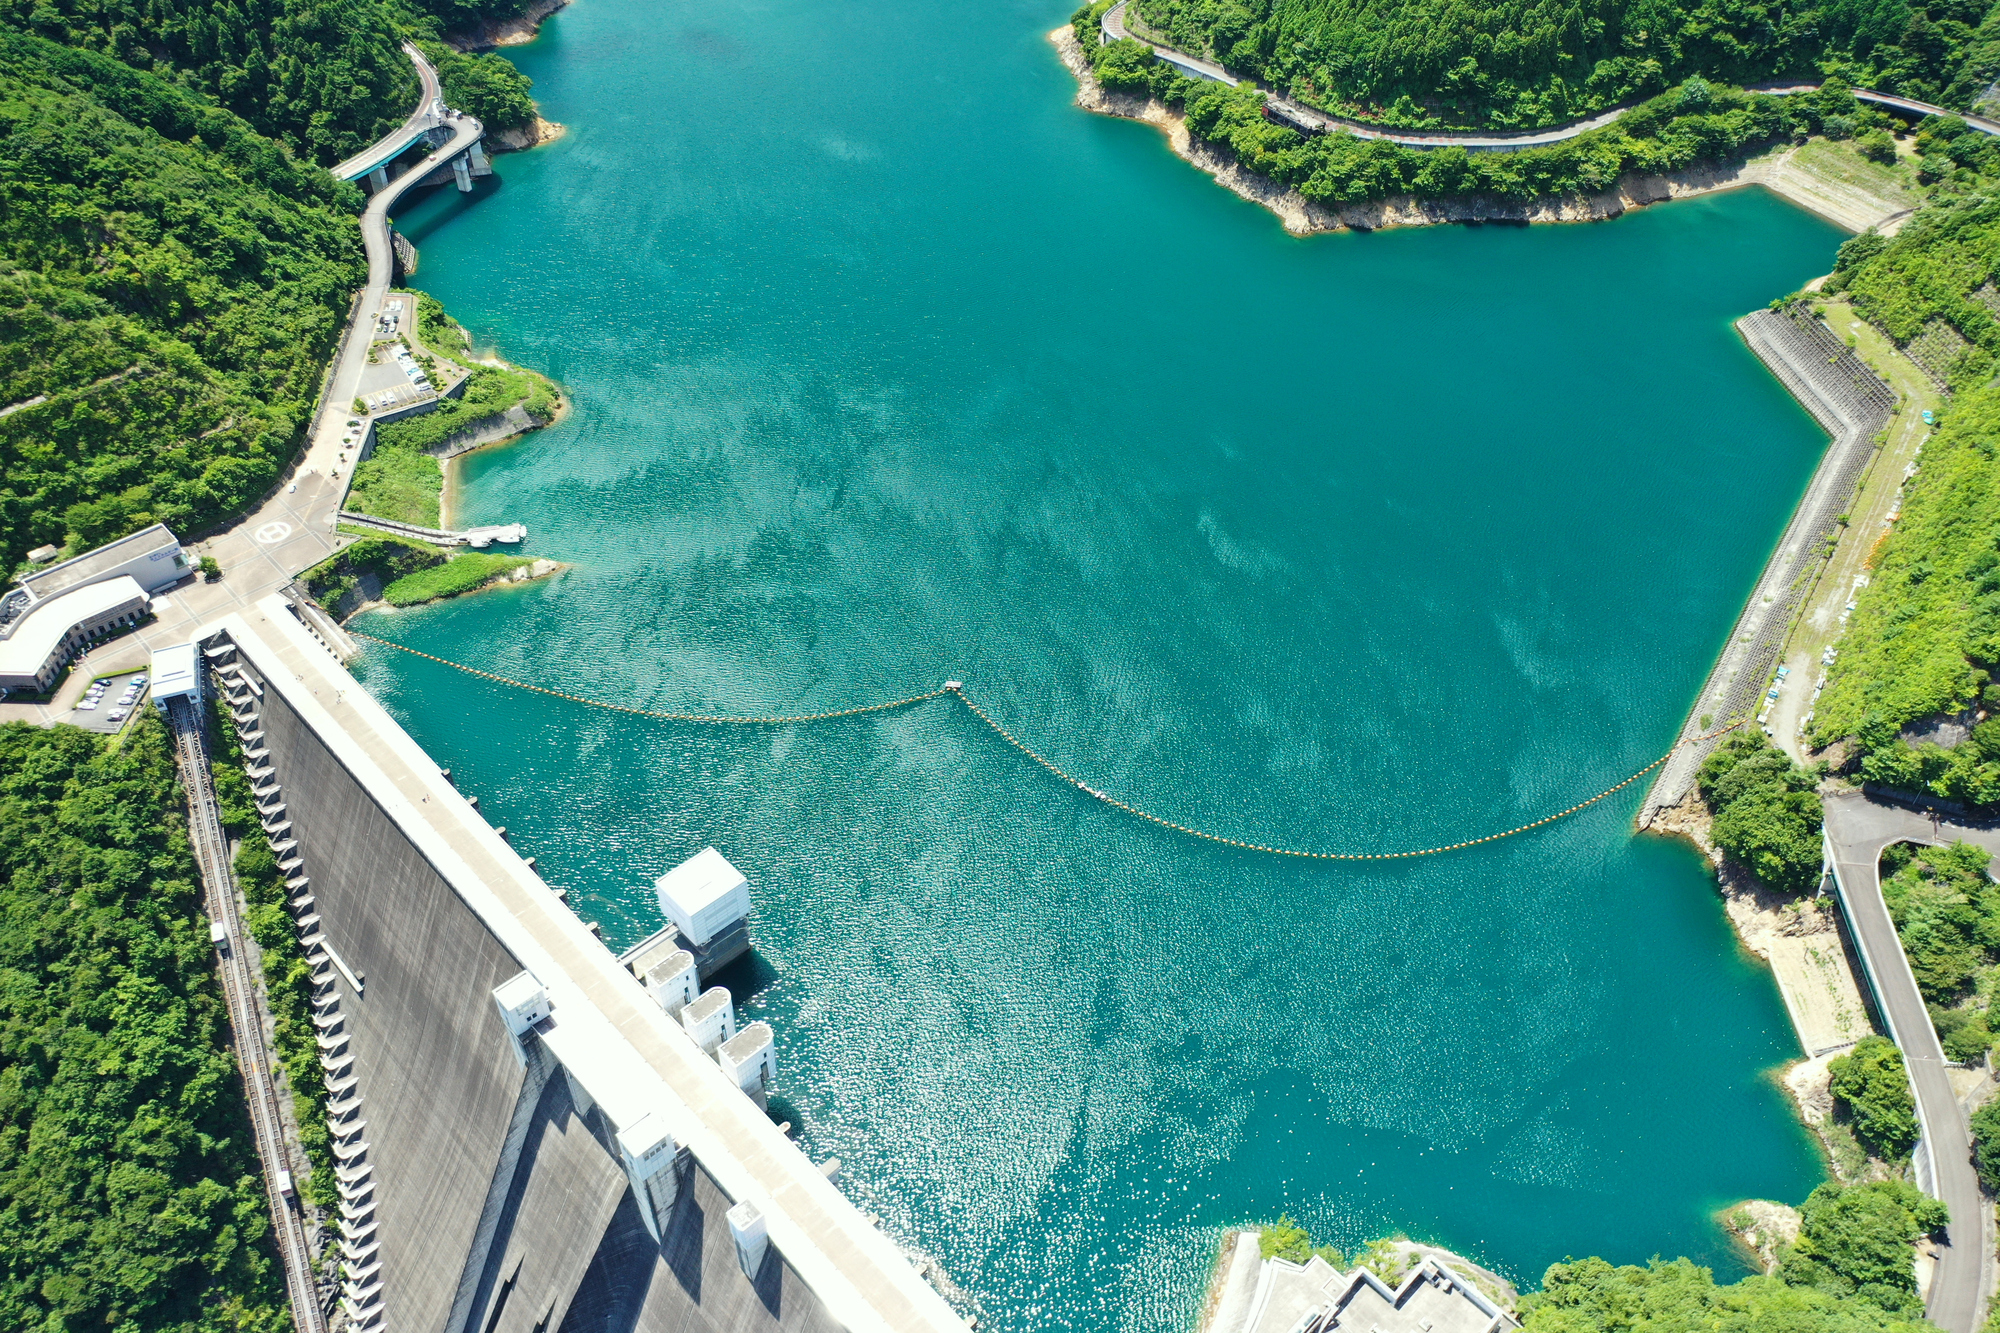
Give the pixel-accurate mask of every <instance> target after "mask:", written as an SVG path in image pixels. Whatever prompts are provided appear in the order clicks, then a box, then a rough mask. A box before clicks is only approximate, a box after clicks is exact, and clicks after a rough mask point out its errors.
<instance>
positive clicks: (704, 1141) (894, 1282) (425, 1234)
mask: <svg viewBox="0 0 2000 1333" xmlns="http://www.w3.org/2000/svg"><path fill="white" fill-rule="evenodd" d="M198 642H199V643H200V644H201V646H202V647H203V649H204V651H205V653H206V655H207V660H208V661H209V662H210V663H211V664H213V665H216V666H218V667H219V669H220V670H221V671H223V672H224V673H226V674H225V675H224V676H223V677H222V679H223V681H224V698H225V700H226V701H228V703H229V706H230V708H231V711H232V713H233V714H234V716H235V719H236V724H237V726H238V728H239V730H240V731H241V732H242V733H243V734H244V735H245V737H246V742H247V745H246V752H247V753H255V752H256V751H259V750H261V751H262V753H261V754H257V756H256V758H255V760H254V763H253V772H255V773H256V774H257V775H258V776H257V777H256V778H255V779H254V780H255V781H256V782H257V784H258V787H257V791H258V796H259V804H260V807H261V809H262V812H263V814H264V818H265V822H266V827H267V829H271V830H273V831H272V832H271V837H272V839H273V841H274V845H276V846H280V847H283V848H284V850H283V851H282V852H281V865H284V866H285V867H286V870H287V874H288V875H289V876H290V877H291V883H292V884H293V886H294V888H293V892H294V893H295V895H298V896H297V897H295V900H294V901H295V909H296V910H298V911H300V913H301V915H300V918H299V927H300V929H301V931H302V932H311V933H312V934H313V935H316V936H322V937H323V939H322V940H321V942H320V947H321V948H323V949H324V951H325V952H326V953H327V954H328V955H330V962H331V967H330V968H323V970H322V972H321V973H320V974H319V976H320V980H321V981H322V983H323V984H328V985H329V986H330V989H328V990H325V991H322V995H323V996H325V998H326V999H327V1000H333V999H337V1001H338V1008H339V1012H340V1013H341V1014H342V1015H343V1016H344V1019H345V1022H344V1025H343V1027H341V1028H340V1029H337V1031H336V1035H334V1036H327V1035H322V1038H321V1046H322V1048H323V1049H327V1050H328V1051H329V1052H330V1053H331V1055H332V1058H331V1059H330V1061H329V1063H330V1070H329V1076H330V1079H331V1080H333V1081H335V1082H340V1081H344V1080H346V1079H349V1078H351V1079H353V1080H355V1083H354V1085H353V1086H354V1090H355V1092H356V1093H358V1095H359V1098H360V1110H359V1115H358V1117H350V1118H349V1119H348V1120H347V1121H346V1122H345V1125H344V1127H337V1128H336V1131H335V1136H336V1139H337V1140H340V1139H343V1138H345V1139H346V1144H345V1146H344V1148H341V1149H337V1150H336V1155H340V1154H341V1153H342V1152H345V1153H346V1154H347V1156H346V1157H344V1159H343V1164H342V1167H343V1169H342V1178H343V1181H344V1182H346V1183H347V1184H348V1188H349V1196H350V1197H349V1199H348V1203H347V1211H348V1215H349V1223H348V1228H347V1230H348V1235H349V1237H350V1238H359V1240H360V1242H361V1243H362V1244H363V1245H365V1246H366V1247H367V1249H368V1254H367V1256H366V1257H364V1258H363V1259H362V1260H361V1261H360V1262H359V1263H355V1264H353V1265H351V1267H350V1269H349V1281H348V1284H347V1290H348V1293H349V1299H350V1300H351V1301H352V1300H355V1299H356V1297H357V1296H358V1299H359V1302H360V1304H359V1305H358V1307H353V1308H350V1320H351V1323H350V1327H351V1328H354V1329H356V1330H361V1331H363V1333H366V1331H367V1330H387V1329H393V1330H395V1333H406V1331H409V1330H426V1331H435V1333H552V1331H557V1330H573V1331H574V1333H584V1331H585V1330H589V1331H590V1333H641V1331H645V1333H651V1331H652V1330H658V1331H659V1333H668V1331H669V1330H674V1331H680V1330H686V1331H688V1333H702V1331H704V1330H724V1329H728V1330H739V1329H741V1330H749V1329H802V1330H818V1329H829V1330H831V1329H836V1328H855V1329H899V1330H900V1329H909V1330H949V1329H962V1328H963V1327H964V1325H963V1324H962V1323H961V1322H960V1321H959V1320H958V1318H957V1317H956V1316H955V1315H954V1314H953V1313H952V1312H951V1310H950V1307H949V1306H948V1305H946V1304H945V1302H944V1301H943V1300H942V1298H940V1297H939V1296H938V1295H937V1293H936V1292H935V1291H934V1290H932V1289H931V1288H930V1287H929V1286H928V1285H926V1284H925V1283H924V1282H923V1281H922V1279H920V1278H919V1277H918V1276H917V1275H916V1273H915V1271H914V1270H913V1269H912V1268H911V1266H910V1263H909V1261H908V1259H907V1258H906V1257H905V1256H904V1255H903V1254H902V1253H901V1252H900V1251H899V1250H897V1249H896V1247H895V1246H894V1245H893V1244H892V1243H891V1242H890V1241H889V1240H888V1239H887V1238H886V1237H884V1236H882V1235H881V1234H880V1233H879V1232H877V1231H876V1230H875V1229H874V1227H873V1226H872V1225H870V1224H869V1223H868V1222H867V1220H866V1219H864V1218H863V1217H862V1216H861V1215H860V1214H859V1212H858V1211H856V1210H855V1209H854V1208H853V1206H852V1205H851V1204H849V1203H848V1202H847V1200H846V1199H845V1198H844V1197H843V1196H841V1195H840V1194H839V1193H838V1191H837V1190H835V1189H834V1187H833V1186H832V1184H831V1183H830V1182H829V1181H827V1180H826V1178H825V1177H824V1175H823V1174H821V1173H820V1172H819V1171H818V1169H817V1168H816V1167H814V1166H813V1164H812V1163H811V1162H810V1161H808V1160H807V1159H806V1157H805V1155H804V1153H802V1152H801V1151H800V1150H799V1149H798V1147H797V1146H796V1145H795V1144H793V1143H791V1142H790V1140H789V1139H787V1138H786V1137H785V1136H784V1134H783V1133H782V1132H781V1131H780V1130H779V1129H778V1127H777V1126H775V1125H773V1124H771V1123H770V1120H769V1118H768V1117H767V1116H766V1115H765V1114H764V1112H763V1111H762V1110H761V1109H759V1108H758V1107H756V1105H755V1104H754V1103H753V1102H751V1100H750V1099H749V1098H748V1097H747V1096H745V1095H744V1094H743V1092H742V1091H741V1089H740V1088H738V1087H736V1086H735V1085H734V1084H733V1083H732V1082H731V1081H729V1079H728V1078H727V1076H726V1075H724V1074H723V1072H722V1071H721V1070H720V1069H719V1068H718V1067H716V1065H715V1064H714V1062H713V1061H712V1060H711V1059H709V1058H708V1057H706V1056H704V1055H703V1054H702V1052H701V1050H700V1048H699V1047H697V1046H696V1045H695V1044H694V1042H693V1041H692V1039H690V1038H689V1037H687V1036H686V1034H685V1033H683V1032H682V1031H681V1030H680V1029H679V1028H678V1027H676V1026H675V1025H673V1024H672V1022H671V1021H670V1020H669V1019H668V1018H667V1016H666V1015H665V1013H664V1012H662V1011H661V1010H660V1009H659V1007H658V1005H657V1004H655V1003H653V1002H652V1001H651V1000H650V999H649V998H648V997H647V995H646V992H645V991H644V989H643V988H642V987H641V985H640V983H639V982H638V980H637V979H635V978H633V977H631V976H630V974H629V973H626V972H625V971H624V969H623V968H622V967H621V966H620V965H619V964H618V962H617V960H616V959H615V958H613V957H612V955H611V953H610V951H609V950H608V949H606V948H605V947H604V945H603V944H602V943H601V942H600V941H598V940H597V939H596V938H595V937H594V936H593V935H592V934H591V933H590V931H589V930H588V928H586V927H585V926H584V925H583V923H582V922H580V921H578V920H577V919H576V917H575V914H574V913H573V912H571V911H570V909H569V908H568V907H567V906H566V905H565V904H564V903H563V902H562V901H561V900H560V899H559V898H558V896H557V895H556V893H555V892H554V891H553V890H551V889H549V888H548V886H547V885H546V884H543V883H542V882H541V880H540V879H539V877H537V876H536V875H535V874H534V871H533V869H532V868H531V867H530V866H528V865H527V863H526V862H524V861H522V860H521V858H520V857H519V856H518V855H516V854H515V853H514V852H513V850H512V849H511V848H510V847H509V846H508V845H507V844H506V842H505V840H504V839H503V838H501V837H500V835H499V834H498V833H497V832H496V831H495V830H493V829H492V828H490V827H488V826H487V825H486V823H485V821H484V819H483V818H482V817H481V816H480V815H479V814H478V812H477V811H476V809H474V808H473V806H472V804H471V803H470V802H469V801H467V800H466V799H465V798H464V797H463V796H461V795H460V794H459V793H458V792H457V791H456V790H455V789H454V788H453V787H452V786H451V784H450V782H449V780H448V779H446V778H445V776H444V775H443V774H442V773H441V772H440V771H439V770H438V768H437V766H436V764H435V763H433V762H431V761H430V760H429V758H428V757H427V756H425V755H424V753H423V751H422V750H421V749H420V748H419V747H417V746H416V745H415V743H414V742H412V741H410V739H409V738H408V736H407V735H406V734H404V733H403V732H402V731H401V728H400V727H398V726H397V725H396V724H395V722H394V721H393V720H392V719H390V718H389V717H388V715H387V714H386V713H385V712H384V711H383V710H382V709H381V708H380V706H379V705H377V704H376V703H375V702H374V700H373V699H372V698H370V697H369V696H368V695H367V694H366V692H365V691H363V690H362V689H361V687H360V685H359V684H358V683H357V682H356V681H354V679H353V678H352V677H351V676H349V675H348V674H347V672H346V670H345V669H344V668H342V667H341V666H340V664H339V663H338V661H337V660H336V659H335V658H334V657H333V655H332V654H331V652H329V651H328V650H327V649H326V648H325V647H324V646H323V645H322V644H321V643H320V642H319V641H318V640H317V639H316V638H314V637H313V636H312V635H311V634H310V632H309V631H308V629H307V627H306V626H304V625H303V624H301V623H300V621H299V620H298V619H296V616H295V613H294V611H293V609H292V607H291V605H290V604H289V603H287V602H286V601H285V600H284V599H283V598H282V597H272V598H267V599H266V600H265V601H264V602H263V603H260V604H259V606H258V607H257V608H256V609H255V610H254V611H253V612H250V613H246V614H239V615H232V616H230V617H227V618H225V619H224V620H223V621H220V622H217V623H216V624H214V625H211V626H208V627H205V628H204V630H203V631H202V634H201V636H200V638H199V640H198ZM301 881H303V882H301ZM308 899H309V902H308V904H307V905H305V906H298V904H299V903H301V902H307V900H308ZM524 973H527V974H531V975H532V976H533V977H534V978H535V979H537V980H538V981H539V983H540V984H541V985H542V986H543V987H544V988H545V989H546V993H547V996H548V1001H547V1005H548V1007H547V1010H546V1016H545V1017H543V1018H542V1020H541V1021H540V1022H539V1023H537V1024H535V1025H534V1027H533V1028H532V1030H528V1031H525V1032H520V1033H518V1034H517V1032H516V1031H515V1030H514V1029H513V1028H511V1027H510V1024H509V1020H508V1019H507V1017H505V1016H504V1015H503V1012H502V1008H501V1006H500V1005H499V1004H497V1003H496V996H495V991H496V989H499V988H501V987H502V986H503V984H506V983H510V981H512V980H515V979H518V978H520V977H521V976H522V975H523V974H524ZM517 1037H518V1040H517ZM349 1056H351V1060H350V1059H349V1058H348V1057H349ZM357 1123H358V1125H359V1132H358V1134H356V1133H352V1132H351V1131H353V1130H354V1129H355V1127H356V1125H357ZM635 1125H651V1126H655V1127H657V1126H659V1125H666V1126H667V1127H669V1128H670V1129H671V1135H670V1137H668V1136H659V1137H660V1141H661V1142H662V1143H663V1144H664V1146H665V1148H666V1149H668V1150H670V1151H671V1153H672V1157H671V1159H670V1160H671V1166H670V1167H668V1168H666V1170H665V1171H663V1172H662V1173H661V1175H660V1178H659V1179H658V1180H655V1181H652V1182H651V1183H650V1184H642V1187H643V1188H645V1189H646V1191H647V1193H646V1194H645V1195H644V1196H642V1195H641V1194H639V1193H636V1192H635V1187H634V1181H635V1179H636V1177H635V1176H634V1175H633V1170H634V1167H633V1163H632V1158H631V1153H632V1149H631V1143H632V1138H631V1134H632V1131H633V1127H634V1126H635ZM656 1133H657V1131H656ZM621 1135H622V1136H623V1137H622V1138H621ZM357 1146H358V1147H359V1148H360V1151H359V1152H356V1151H355V1148H356V1147H357ZM621 1154H622V1155H621ZM364 1174H365V1176H366V1177H367V1180H368V1183H367V1184H366V1185H356V1184H355V1183H354V1182H356V1181H360V1180H361V1179H362V1178H363V1176H364ZM663 1186H664V1188H662V1187H663ZM745 1203H748V1204H749V1205H750V1206H751V1207H752V1208H754V1209H755V1210H756V1211H757V1212H758V1213H760V1214H761V1216H762V1219H763V1222H764V1223H765V1224H767V1225H768V1229H769V1245H768V1250H764V1249H761V1248H759V1249H758V1250H757V1253H756V1256H755V1257H754V1258H745V1257H744V1256H743V1255H742V1254H741V1253H740V1252H739V1245H738V1234H737V1233H736V1232H735V1231H733V1230H732V1228H731V1225H730V1221H729V1220H728V1219H727V1218H726V1217H725V1213H727V1212H728V1210H729V1209H730V1208H731V1207H732V1205H736V1204H745ZM378 1262H379V1267H378Z"/></svg>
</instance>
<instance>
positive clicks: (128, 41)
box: [0, 0, 532, 165]
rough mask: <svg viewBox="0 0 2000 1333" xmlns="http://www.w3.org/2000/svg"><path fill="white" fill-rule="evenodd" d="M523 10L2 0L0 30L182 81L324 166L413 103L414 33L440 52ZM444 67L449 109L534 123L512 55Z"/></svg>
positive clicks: (344, 0)
mask: <svg viewBox="0 0 2000 1333" xmlns="http://www.w3.org/2000/svg"><path fill="white" fill-rule="evenodd" d="M524 7H525V0H415V3H411V2H410V0H0V27H8V28H12V29H14V30H15V31H18V32H24V33H33V34H35V35H37V36H41V37H46V38H49V39H50V40H52V41H55V42H59V43H61V44H63V45H64V46H68V47H72V48H75V49H78V50H85V51H96V52H100V53H102V54H104V55H108V56H111V57H112V58H113V59H116V60H118V61H120V62H122V63H123V64H125V65H127V66H129V67H131V68H133V69H137V70H143V71H146V72H149V73H155V74H159V75H162V76H164V77H166V78H170V79H173V80H175V81H177V82H180V83H183V84H185V85H186V86H188V87H190V88H192V89H195V90H197V91H199V92H200V93H202V94H204V95H205V96H207V97H210V98H213V99H214V100H215V102H216V103H217V104H218V105H220V106H223V107H226V108H227V109H229V110H231V111H234V112H235V113H236V114H237V115H239V116H241V117H242V118H243V119H244V120H245V121H247V122H248V123H249V124H250V125H251V126H252V127H254V128H255V129H256V131H257V132H258V133H259V134H264V135H268V136H270V137H272V138H274V139H277V140H279V141H280V142H282V143H284V144H285V145H286V146H287V147H289V148H290V149H291V150H292V152H293V153H294V154H295V155H297V156H298V157H301V158H303V159H305V160H307V161H311V162H318V163H321V164H322V165H324V164H328V163H332V162H335V161H337V160H339V159H341V158H344V157H348V156H351V155H352V154H354V153H356V152H359V151H360V150H361V149H362V148H364V147H366V146H367V145H368V144H370V143H372V142H374V141H375V140H376V139H377V138H379V137H380V136H381V135H382V134H384V133H385V132H387V131H388V130H389V129H391V128H392V127H394V126H395V125H397V124H400V123H401V122H402V121H403V119H404V118H405V117H407V116H408V115H409V114H410V109H411V108H412V107H414V106H415V105H416V102H417V95H418V92H419V87H418V83H417V75H416V71H415V69H414V68H412V66H411V64H410V61H409V59H408V57H406V56H405V55H404V54H403V52H402V46H401V44H402V40H403V38H404V37H405V36H409V37H418V38H426V39H429V40H431V41H433V42H435V41H436V40H437V39H438V38H439V37H440V36H441V35H442V34H444V33H445V32H448V31H450V30H451V29H454V28H462V27H466V26H468V25H470V24H471V23H473V22H475V21H477V20H478V19H480V18H482V17H492V16H505V15H508V14H514V13H518V12H520V10H521V9H522V8H524ZM440 54H441V53H440V52H439V51H435V50H434V51H433V52H432V55H433V59H434V60H437V59H439V57H440ZM447 62H448V63H449V66H450V67H449V68H444V67H443V65H444V64H445V63H447ZM440 65H441V68H440V72H441V73H442V74H443V75H444V78H445V85H446V87H445V91H446V94H447V98H448V100H450V101H451V102H452V104H453V105H455V106H460V107H462V108H463V109H465V110H467V111H470V112H472V114H474V115H476V116H479V117H480V118H481V119H482V120H487V121H489V123H490V124H492V125H493V127H494V128H497V129H505V128H509V127H511V126H514V125H519V124H523V123H525V121H526V119H527V117H526V116H525V115H523V114H522V108H521V106H520V102H519V101H518V100H514V99H515V98H516V97H518V98H520V99H525V94H526V89H527V79H526V77H525V76H523V75H522V74H521V73H520V71H518V70H516V69H515V68H514V67H513V66H512V65H511V64H509V63H508V62H507V61H506V60H505V59H504V58H502V57H499V56H490V57H480V58H474V57H469V56H460V55H458V54H457V53H455V52H453V53H449V54H446V55H444V56H443V59H442V60H441V61H440ZM496 98H497V100H496ZM468 103H478V105H477V106H474V105H468ZM531 111H532V108H530V113H531ZM495 113H497V114H495Z"/></svg>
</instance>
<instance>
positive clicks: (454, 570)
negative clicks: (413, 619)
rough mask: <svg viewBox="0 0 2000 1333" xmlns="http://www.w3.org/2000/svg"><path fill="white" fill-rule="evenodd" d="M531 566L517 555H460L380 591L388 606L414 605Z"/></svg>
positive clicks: (471, 587)
mask: <svg viewBox="0 0 2000 1333" xmlns="http://www.w3.org/2000/svg"><path fill="white" fill-rule="evenodd" d="M528 563H530V562H529V561H528V560H527V559H526V558H525V557H523V556H518V555H477V554H473V555H459V556H453V557H452V558H451V559H450V560H449V561H447V562H446V563H444V564H442V565H433V566H431V567H430V568H429V569H420V570H418V571H416V572H415V573H413V574H405V575H404V576H403V577H402V578H399V579H397V580H396V581H395V582H394V583H392V584H390V585H389V586H388V587H386V588H384V589H383V590H382V600H383V601H385V602H387V603H389V605H391V606H415V605H416V604H417V603H418V602H432V601H436V600H437V599H438V598H440V597H455V596H457V595H458V594H459V593H462V592H470V591H472V590H473V589H474V588H477V587H478V586H479V585H480V584H482V583H484V582H486V580H488V579H490V578H492V577H493V576H494V575H495V574H504V573H506V572H507V571H508V570H510V569H518V568H519V567H520V566H522V565H525V564H528Z"/></svg>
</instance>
